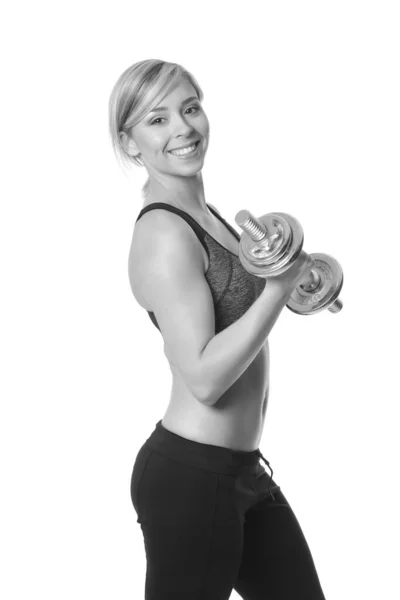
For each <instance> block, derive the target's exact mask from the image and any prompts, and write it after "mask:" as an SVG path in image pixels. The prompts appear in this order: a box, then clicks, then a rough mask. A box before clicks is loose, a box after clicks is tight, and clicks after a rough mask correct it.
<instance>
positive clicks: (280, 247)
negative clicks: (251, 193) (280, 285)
mask: <svg viewBox="0 0 400 600" xmlns="http://www.w3.org/2000/svg"><path fill="white" fill-rule="evenodd" d="M258 220H259V221H261V223H262V224H263V225H265V226H266V227H267V229H268V231H269V232H270V233H272V234H273V235H274V234H275V233H278V234H279V237H278V238H277V239H276V240H275V242H274V243H273V245H272V246H271V248H268V247H265V246H264V245H263V243H262V242H261V243H257V242H254V240H252V239H251V237H250V236H249V235H248V234H247V233H246V232H245V231H243V233H242V235H241V240H240V245H239V259H240V262H241V263H242V265H243V267H244V268H245V269H246V271H248V272H249V273H252V274H253V275H258V276H260V277H273V276H274V275H280V274H281V273H283V272H284V271H286V269H288V268H289V267H290V266H291V265H292V264H293V263H294V261H295V260H296V258H297V257H298V256H299V254H300V252H301V249H302V247H303V241H304V235H303V229H302V227H301V225H300V223H299V221H298V220H297V219H295V218H294V217H292V216H291V215H289V214H287V213H281V212H275V213H268V214H266V215H263V216H262V217H258Z"/></svg>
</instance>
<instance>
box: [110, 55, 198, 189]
mask: <svg viewBox="0 0 400 600" xmlns="http://www.w3.org/2000/svg"><path fill="white" fill-rule="evenodd" d="M181 77H184V78H185V79H187V81H189V83H191V84H192V86H193V87H194V89H195V90H196V94H197V96H198V98H199V100H200V102H201V101H202V100H203V97H204V94H203V91H202V90H201V88H200V86H199V84H198V82H197V81H196V79H195V77H194V76H193V75H192V74H191V73H189V71H187V70H186V69H184V68H183V67H182V66H181V65H178V64H176V63H171V62H166V61H164V60H159V59H147V60H142V61H139V62H137V63H135V64H133V65H132V66H131V67H128V69H126V70H125V71H124V72H123V73H122V75H120V76H119V78H118V79H117V81H116V83H115V85H114V87H113V89H112V92H111V95H110V99H109V103H108V115H109V133H110V136H111V142H112V145H113V150H114V153H115V155H116V158H117V160H118V161H119V163H120V165H121V166H122V168H124V167H125V166H126V167H130V166H131V165H132V163H134V164H135V165H137V166H141V167H142V166H144V165H143V163H142V162H141V161H140V159H139V158H138V157H135V156H130V155H129V154H127V153H126V152H125V149H124V147H123V145H122V143H121V137H120V133H121V132H125V133H127V134H128V135H129V130H130V128H131V127H134V126H135V125H136V124H137V123H139V121H141V120H142V119H143V118H144V117H145V116H146V115H147V114H148V113H149V112H150V111H151V110H152V109H153V108H155V107H156V106H157V104H159V102H160V101H161V99H162V98H163V97H164V96H166V95H167V94H168V93H169V92H170V91H172V90H173V88H174V87H175V86H176V85H177V83H178V80H179V79H180V78H181ZM149 183H150V179H149V178H148V179H147V181H146V183H145V184H144V186H143V188H142V194H143V196H144V197H146V192H147V189H148V186H149Z"/></svg>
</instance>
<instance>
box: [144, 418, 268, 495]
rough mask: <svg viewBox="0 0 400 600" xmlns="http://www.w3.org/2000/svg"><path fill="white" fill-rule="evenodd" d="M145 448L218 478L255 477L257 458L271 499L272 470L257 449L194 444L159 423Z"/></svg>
mask: <svg viewBox="0 0 400 600" xmlns="http://www.w3.org/2000/svg"><path fill="white" fill-rule="evenodd" d="M145 444H146V446H148V447H149V448H151V449H152V450H155V451H157V452H160V453H161V454H164V455H165V456H168V457H169V458H172V459H173V460H177V461H179V462H181V463H184V464H187V465H196V467H199V468H201V469H205V470H207V471H212V472H214V473H219V474H221V475H240V474H242V473H245V472H247V473H256V470H257V465H258V464H259V461H260V458H261V459H262V460H263V461H264V462H265V464H266V465H267V466H268V468H269V469H270V471H271V475H270V478H269V486H268V490H269V493H270V494H271V496H272V498H274V496H273V494H272V491H271V489H270V486H271V481H272V476H273V470H272V468H271V466H270V464H269V462H268V461H267V459H266V458H265V457H264V456H263V455H262V453H261V450H260V449H259V448H257V449H256V450H250V451H246V450H232V449H231V448H225V447H223V446H214V445H212V444H203V443H199V442H195V441H193V440H189V439H187V438H184V437H182V436H180V435H177V434H176V433H173V432H172V431H170V430H169V429H166V428H165V427H164V426H163V424H162V422H161V420H160V421H158V423H157V424H156V426H155V429H154V431H153V432H152V433H151V435H150V436H149V437H148V438H147V440H146V442H145Z"/></svg>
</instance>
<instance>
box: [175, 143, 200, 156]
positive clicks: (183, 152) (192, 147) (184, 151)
mask: <svg viewBox="0 0 400 600" xmlns="http://www.w3.org/2000/svg"><path fill="white" fill-rule="evenodd" d="M195 148H196V144H193V146H189V147H188V148H181V149H180V150H171V154H176V155H177V156H181V155H183V154H189V153H190V152H193V150H194V149H195Z"/></svg>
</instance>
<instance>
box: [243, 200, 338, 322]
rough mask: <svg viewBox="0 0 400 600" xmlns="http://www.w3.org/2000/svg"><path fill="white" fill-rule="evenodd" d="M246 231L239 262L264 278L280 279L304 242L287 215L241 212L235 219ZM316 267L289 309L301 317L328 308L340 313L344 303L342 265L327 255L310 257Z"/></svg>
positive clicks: (295, 222)
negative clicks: (342, 295) (277, 276)
mask: <svg viewBox="0 0 400 600" xmlns="http://www.w3.org/2000/svg"><path fill="white" fill-rule="evenodd" d="M235 221H236V223H237V224H238V225H239V227H240V228H241V229H242V230H243V233H242V235H241V238H240V245H239V258H240V262H241V263H242V265H243V267H244V268H245V269H246V271H248V272H249V273H252V274H253V275H258V276H261V277H273V276H274V275H280V274H281V273H283V272H284V271H286V269H288V268H289V267H290V266H291V265H292V264H293V262H294V261H295V260H296V259H297V257H298V256H299V254H300V252H301V250H302V247H303V241H304V235H303V229H302V227H301V225H300V223H299V222H298V221H297V219H295V218H294V217H292V216H291V215H288V214H286V213H280V212H277V213H268V214H266V215H263V216H262V217H259V218H258V219H257V218H256V217H254V216H253V215H252V214H251V213H250V212H249V211H248V210H241V211H239V212H238V213H237V215H236V217H235ZM309 256H310V257H311V258H312V259H313V261H314V264H313V266H312V267H311V269H310V272H309V274H307V276H306V278H305V280H304V281H303V282H302V283H301V284H299V285H298V287H297V288H296V289H295V290H294V292H293V294H292V295H291V297H290V300H289V303H288V304H287V305H286V306H287V307H288V308H289V309H290V310H292V311H293V312H295V313H298V314H299V315H312V314H315V313H317V312H320V311H321V310H324V309H325V308H327V309H328V310H329V311H330V312H332V313H338V312H339V311H340V310H341V309H342V307H343V303H342V301H341V300H340V298H338V296H339V294H340V291H341V289H342V286H343V271H342V268H341V266H340V264H339V263H338V262H337V260H335V259H334V258H332V256H329V255H328V254H316V253H314V254H310V255H309Z"/></svg>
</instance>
